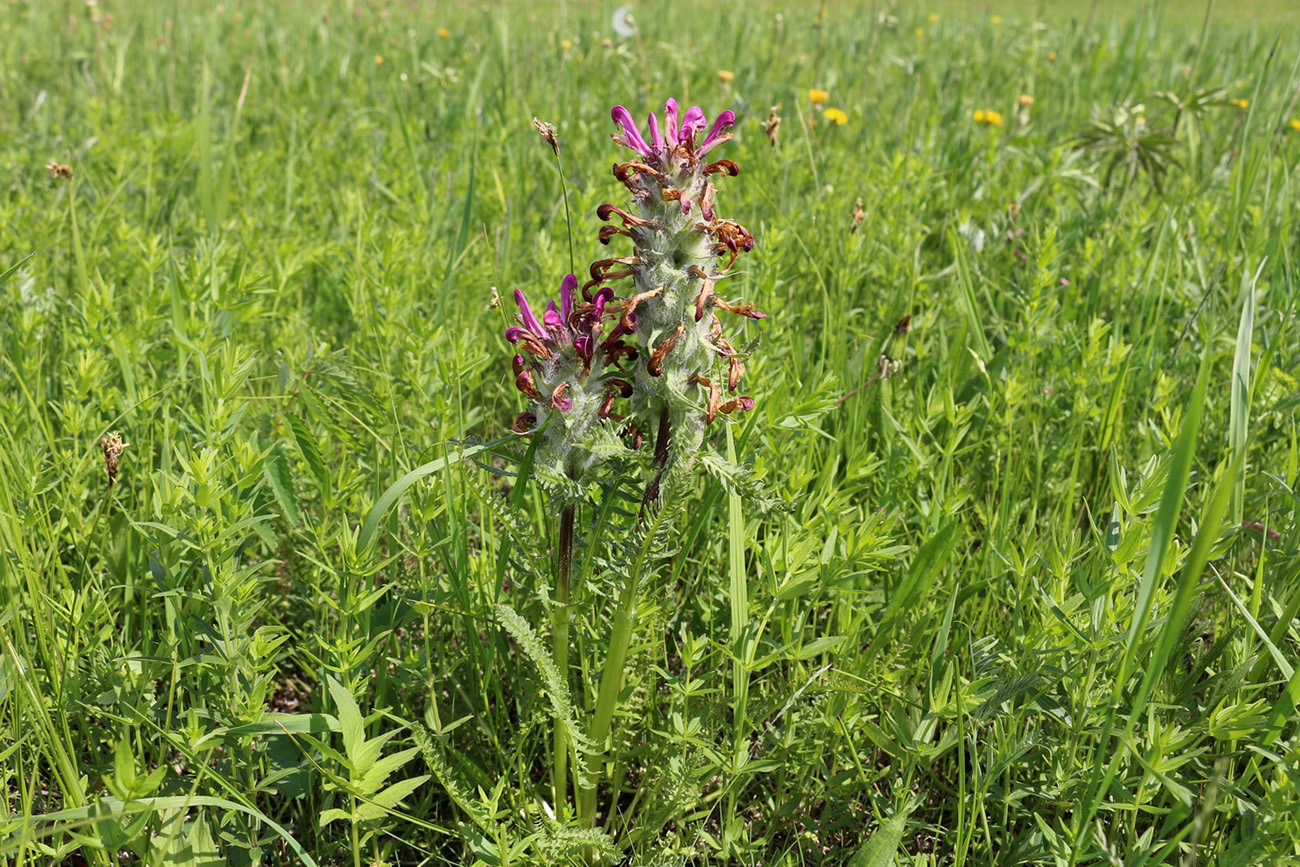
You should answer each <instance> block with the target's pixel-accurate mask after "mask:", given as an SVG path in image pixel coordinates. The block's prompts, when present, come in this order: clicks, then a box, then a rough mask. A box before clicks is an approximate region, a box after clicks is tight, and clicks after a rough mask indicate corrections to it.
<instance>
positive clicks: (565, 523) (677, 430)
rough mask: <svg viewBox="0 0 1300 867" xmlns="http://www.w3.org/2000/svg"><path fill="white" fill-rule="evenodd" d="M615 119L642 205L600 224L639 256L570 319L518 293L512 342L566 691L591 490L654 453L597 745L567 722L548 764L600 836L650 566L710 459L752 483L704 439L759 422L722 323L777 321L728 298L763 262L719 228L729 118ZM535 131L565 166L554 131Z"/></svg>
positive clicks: (631, 186)
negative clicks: (601, 771) (720, 424)
mask: <svg viewBox="0 0 1300 867" xmlns="http://www.w3.org/2000/svg"><path fill="white" fill-rule="evenodd" d="M612 116H613V119H614V121H615V123H616V124H617V125H618V131H617V132H615V133H614V135H613V139H614V141H615V142H617V143H618V144H620V145H623V146H625V147H627V148H630V149H631V150H632V151H633V158H632V159H631V160H629V161H627V162H624V163H621V164H619V165H616V166H615V167H614V177H615V178H617V179H618V180H619V181H620V182H621V183H623V184H624V185H625V186H626V187H627V189H628V190H629V191H630V192H631V194H632V201H631V203H630V205H629V207H628V208H626V209H625V208H620V207H617V206H615V205H612V204H606V205H601V206H600V208H599V210H598V214H599V216H600V217H601V219H603V220H606V221H612V220H617V223H612V224H611V225H607V226H604V227H603V228H602V229H601V231H600V238H599V240H600V241H601V243H603V244H608V243H610V241H611V240H613V239H614V238H615V236H625V237H627V238H628V239H630V240H631V242H632V251H631V254H630V255H627V256H621V257H613V258H606V259H600V260H598V261H596V262H594V263H593V264H592V265H591V269H590V276H591V279H590V280H589V281H588V282H587V283H586V285H584V286H583V287H582V289H581V293H579V292H578V281H577V280H576V279H575V278H574V277H573V275H571V274H570V275H569V276H567V277H566V278H565V279H564V282H563V284H562V285H561V287H560V301H559V303H558V304H556V303H555V302H554V301H552V302H549V303H548V304H547V306H546V309H545V311H544V313H543V314H542V316H541V317H540V318H539V317H538V316H537V315H536V313H535V312H534V310H533V308H532V307H531V305H530V304H529V303H528V301H527V299H526V298H525V296H524V294H523V293H522V292H520V291H516V292H515V302H516V303H517V304H518V307H519V314H518V324H517V325H514V326H512V327H510V328H508V329H507V330H506V337H507V339H508V340H509V341H510V342H511V343H513V344H514V345H515V346H516V348H517V349H518V350H519V351H518V353H517V354H516V355H515V357H514V375H515V385H516V387H517V388H518V389H519V391H521V392H523V394H524V395H526V396H527V397H528V400H529V407H528V409H527V411H525V412H523V413H521V414H520V415H519V417H518V418H517V419H516V421H515V425H514V428H513V429H514V430H515V432H516V433H519V434H524V435H528V436H531V437H532V438H533V467H534V475H535V476H536V477H537V478H538V479H539V480H540V481H541V482H542V484H543V485H544V486H545V487H546V489H547V490H548V492H550V493H551V495H552V496H553V497H555V498H556V500H557V501H558V505H559V507H560V508H559V510H558V511H559V515H560V522H559V530H558V534H557V536H556V540H557V542H556V550H557V557H556V575H555V577H556V580H555V595H554V597H553V599H552V604H551V615H552V639H553V643H552V654H553V662H554V663H555V666H554V668H555V670H558V671H559V672H561V675H560V676H561V677H563V678H566V679H567V676H568V674H569V665H568V656H569V619H570V618H569V612H568V606H569V604H570V580H571V577H572V572H573V564H574V556H573V549H574V545H575V525H576V514H577V510H578V508H579V507H580V505H581V503H582V500H583V498H584V495H585V492H586V491H587V490H588V489H589V488H591V487H592V485H593V483H595V482H598V481H601V480H603V479H608V478H619V479H621V480H624V481H626V480H627V479H628V478H629V476H628V474H627V472H626V471H627V470H628V469H630V468H632V467H635V466H636V462H635V461H633V460H631V457H632V456H634V455H636V454H637V452H636V451H634V450H635V449H637V448H639V446H640V445H641V442H642V439H643V437H653V441H654V450H653V462H654V467H653V470H652V471H651V473H650V474H649V477H648V478H647V479H646V481H645V489H644V493H643V496H642V498H641V510H640V514H639V515H638V516H637V518H636V523H635V524H634V525H632V526H629V527H627V528H625V529H626V532H627V535H628V537H629V539H633V538H635V539H636V540H637V541H636V543H635V544H633V545H626V546H621V547H622V548H624V549H626V548H634V549H636V551H637V553H636V554H635V555H634V556H633V557H632V558H631V560H630V561H629V563H628V564H627V568H626V574H624V575H622V585H623V586H622V589H621V591H620V592H619V594H618V597H617V599H618V601H617V608H616V610H615V611H614V612H613V614H612V618H611V629H610V633H609V640H608V645H607V648H606V653H605V660H604V663H603V664H602V665H600V666H599V670H600V685H599V689H598V690H597V695H596V698H595V703H594V706H593V707H591V708H590V709H589V710H590V723H589V726H588V730H587V732H586V733H585V737H582V738H575V737H572V736H570V735H568V734H566V732H570V731H572V729H571V726H572V718H573V717H574V716H575V715H572V714H569V715H566V716H565V718H564V720H561V719H560V718H559V717H558V716H557V725H556V729H555V741H554V744H553V752H552V763H551V775H552V776H551V786H552V797H553V804H554V807H555V810H554V812H555V814H556V815H557V816H561V815H565V814H567V803H568V802H567V792H568V783H569V780H568V771H567V768H568V766H569V760H570V759H571V758H573V759H575V761H574V762H573V768H574V769H575V776H574V780H573V782H574V787H575V790H576V793H577V798H576V801H575V806H576V810H577V815H578V817H579V818H580V819H581V820H582V821H583V822H585V823H586V824H587V825H588V826H590V825H591V824H592V823H593V822H594V820H595V814H596V806H595V800H596V788H597V783H598V782H599V780H597V779H595V777H594V776H593V773H594V772H593V771H592V770H591V769H593V768H600V767H602V766H603V764H604V763H603V762H601V761H599V756H592V755H591V753H593V752H595V753H600V752H601V751H603V750H604V749H605V746H606V744H607V743H608V741H609V735H610V731H611V727H612V723H613V717H614V712H615V709H616V705H617V703H618V698H619V695H620V690H621V686H622V678H623V671H624V667H625V664H626V661H627V656H628V652H629V647H630V643H631V638H632V632H633V630H634V628H635V623H636V616H635V615H636V610H637V602H638V598H639V594H640V589H641V587H642V586H643V584H642V581H643V573H645V572H646V571H647V566H648V564H649V563H650V561H651V560H652V558H653V557H655V556H662V555H663V553H664V552H663V550H662V549H661V548H658V547H656V545H658V544H659V542H660V541H661V540H662V539H663V537H664V536H665V535H667V534H665V533H664V529H665V528H666V527H670V526H671V517H672V515H673V509H674V508H679V507H680V506H681V504H682V502H683V500H684V498H685V496H686V493H687V491H688V490H689V488H690V485H689V484H687V482H689V479H690V475H691V471H692V468H693V467H695V466H696V461H697V458H699V457H700V456H701V455H704V456H706V457H705V461H704V462H705V464H706V465H707V466H708V468H709V469H710V470H711V471H713V472H715V473H718V474H719V475H720V476H721V477H722V478H723V480H724V482H726V483H727V484H729V485H730V484H732V483H734V482H736V481H737V479H738V478H740V477H742V476H743V475H744V471H742V470H740V468H739V467H736V466H734V465H732V464H730V463H729V462H727V461H724V460H722V459H721V457H720V456H719V455H717V454H716V453H715V452H712V451H711V450H709V449H707V448H705V442H704V439H705V433H706V430H707V428H708V426H709V425H710V424H712V423H713V422H714V421H716V420H717V419H718V418H719V416H723V415H727V414H730V413H734V412H737V411H739V410H748V409H752V408H753V406H754V401H753V400H752V399H751V398H750V397H749V396H748V395H744V394H741V393H740V391H739V389H740V383H741V378H742V376H743V375H744V371H745V365H744V361H743V357H742V354H741V353H740V352H738V351H737V348H736V345H735V343H733V341H732V339H729V338H728V337H727V336H726V335H725V334H724V330H723V326H722V322H721V320H720V319H719V318H718V316H717V315H716V311H718V310H722V311H726V312H730V313H734V314H739V315H740V316H742V317H748V318H751V319H761V318H762V317H763V315H764V314H762V313H759V312H757V311H756V310H755V309H754V307H753V305H752V304H747V303H730V302H728V301H726V300H724V299H723V297H722V296H721V293H720V292H719V289H718V287H719V286H720V285H722V281H724V279H725V278H726V277H727V276H728V275H729V271H730V269H731V267H732V265H734V264H735V262H736V258H737V257H738V256H739V255H740V254H741V253H744V252H747V251H749V250H751V249H752V248H753V246H754V238H753V236H752V235H750V233H749V232H748V231H747V230H746V229H745V228H744V227H743V226H741V225H740V224H739V223H736V222H734V221H732V220H726V219H722V218H720V217H719V216H718V215H717V213H716V212H715V197H716V188H715V185H714V182H715V180H716V178H717V177H719V176H722V175H727V176H730V177H735V176H736V175H737V174H738V173H739V170H738V169H737V167H736V164H735V163H734V162H732V161H731V160H727V159H719V160H715V161H709V160H708V159H707V157H708V155H709V154H710V152H712V151H713V150H714V149H715V148H717V147H718V146H719V145H721V144H723V143H725V142H727V141H728V140H730V139H731V134H730V133H729V132H728V130H729V129H730V128H731V126H732V124H734V122H735V116H734V115H733V114H732V112H730V111H724V112H722V113H721V114H720V115H719V116H718V117H717V119H716V120H714V122H713V125H712V126H711V127H708V132H707V134H706V133H705V129H706V126H707V123H706V121H705V117H704V113H703V112H702V111H701V110H700V109H699V108H691V109H688V110H687V111H686V112H685V114H683V115H682V116H681V117H680V118H679V117H678V108H677V103H676V101H674V100H671V99H670V100H668V103H667V105H666V106H665V107H664V123H663V125H662V127H661V125H660V123H659V118H657V117H656V116H655V115H653V114H651V115H650V117H649V119H648V120H647V124H648V130H649V137H648V139H647V138H643V137H642V135H641V133H640V131H639V130H638V129H637V126H636V124H635V123H634V122H633V121H632V118H631V115H630V114H629V113H628V111H627V109H625V108H623V107H622V106H617V107H615V108H614V110H613V112H612ZM534 123H535V125H536V126H537V128H538V130H539V131H540V132H541V133H542V135H543V138H544V139H545V140H546V141H547V142H548V143H549V144H550V145H551V147H552V149H553V150H554V151H555V155H556V158H557V161H558V158H559V147H558V143H557V141H556V138H555V135H554V129H553V128H552V127H549V126H548V125H546V124H541V123H540V122H537V121H535V122H534ZM625 278H631V285H630V287H629V288H628V290H627V291H626V292H625V293H624V295H623V297H621V298H619V297H616V296H615V291H614V289H612V288H610V286H607V285H602V284H605V283H606V282H607V281H608V282H613V281H618V280H621V279H625ZM597 287H600V288H597ZM620 400H625V403H617V402H618V401H620ZM616 409H617V410H619V411H616ZM629 446H630V448H629ZM641 466H642V467H643V468H644V462H642V463H641ZM614 487H617V486H614ZM652 528H653V529H652ZM611 529H612V528H611ZM605 535H609V531H607V532H606V534H605ZM616 547H617V546H616ZM656 552H657V553H656ZM584 668H586V666H584ZM566 682H567V680H566ZM557 688H558V689H560V690H561V691H563V690H564V689H565V687H563V686H559V685H557ZM561 723H563V725H562V724H561ZM580 750H582V751H584V752H583V753H582V754H581V755H580V754H579V751H580ZM591 758H595V759H597V760H596V761H589V760H588V759H591Z"/></svg>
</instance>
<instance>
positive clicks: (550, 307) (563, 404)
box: [506, 274, 636, 493]
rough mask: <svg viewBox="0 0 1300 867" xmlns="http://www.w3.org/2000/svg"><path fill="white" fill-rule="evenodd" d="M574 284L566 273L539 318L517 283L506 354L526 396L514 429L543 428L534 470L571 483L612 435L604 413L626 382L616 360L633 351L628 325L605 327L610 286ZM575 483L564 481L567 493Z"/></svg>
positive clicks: (595, 461)
mask: <svg viewBox="0 0 1300 867" xmlns="http://www.w3.org/2000/svg"><path fill="white" fill-rule="evenodd" d="M577 288H578V278H576V277H574V276H573V275H572V274H570V275H568V276H567V277H565V278H564V282H563V283H561V284H560V303H559V304H558V305H557V304H556V303H555V302H554V301H550V302H548V303H547V305H546V308H545V310H543V312H542V315H541V317H540V318H539V317H538V316H537V314H536V313H535V312H534V310H533V307H532V306H531V305H530V304H529V303H528V299H527V298H526V297H525V296H524V293H523V292H522V291H520V290H518V289H516V290H515V293H514V298H515V303H516V304H517V305H518V307H519V314H518V321H519V324H518V325H513V326H511V327H509V328H507V329H506V339H507V340H509V341H510V342H511V343H513V344H515V345H516V346H518V347H519V348H520V349H521V350H522V351H521V352H518V353H516V354H515V356H514V358H513V359H512V361H511V368H512V370H513V371H514V376H515V387H516V388H518V389H519V391H520V392H521V393H523V395H524V396H525V397H527V398H528V400H529V407H528V410H527V411H526V412H523V413H520V414H519V416H518V417H517V418H516V419H515V423H514V426H513V427H512V428H511V429H512V430H513V431H514V432H515V433H518V434H523V435H530V434H534V433H537V432H539V431H540V432H541V433H542V437H543V439H542V441H541V442H540V443H539V444H538V449H537V456H536V466H537V467H538V468H539V477H540V478H542V480H543V481H544V482H553V483H560V482H564V481H565V480H567V481H568V482H572V483H574V486H578V485H581V484H582V483H584V482H585V481H589V476H590V474H591V473H592V472H593V471H594V470H595V469H597V468H598V465H599V464H600V462H601V457H600V456H601V454H604V453H607V451H608V450H607V449H606V448H604V445H606V444H607V443H608V442H609V441H610V440H612V439H615V438H616V434H615V432H614V430H613V428H609V429H606V427H605V421H606V419H608V418H609V417H610V415H611V411H612V409H613V403H614V399H616V398H618V397H626V396H627V393H628V392H629V391H630V389H631V383H629V382H628V381H627V380H626V379H624V378H622V377H621V376H619V374H621V373H623V371H621V370H620V369H619V367H618V366H617V365H618V363H619V362H620V361H621V360H624V359H633V358H635V357H636V350H635V349H634V348H633V347H631V346H629V345H628V344H627V343H626V342H625V341H624V340H623V337H624V335H626V334H627V333H628V332H627V331H626V330H621V329H619V328H615V329H614V331H613V332H612V333H611V334H610V335H608V336H605V334H604V323H605V321H606V319H607V318H608V316H609V315H612V314H613V312H614V308H613V307H612V306H610V302H611V301H612V300H613V297H614V290H613V289H611V288H609V287H608V286H605V287H602V288H600V289H599V290H597V291H596V292H595V293H590V294H588V295H587V296H586V297H583V296H579V295H577V291H576V290H577ZM602 439H603V440H604V441H605V442H604V443H602V442H601V440H602ZM574 486H568V487H569V488H570V491H569V492H570V493H573V490H572V488H573V487H574Z"/></svg>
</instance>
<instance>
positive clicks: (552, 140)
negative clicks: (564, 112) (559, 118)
mask: <svg viewBox="0 0 1300 867" xmlns="http://www.w3.org/2000/svg"><path fill="white" fill-rule="evenodd" d="M533 128H534V129H536V130H537V134H538V135H540V136H541V137H542V141H544V142H546V143H547V144H548V145H550V146H551V150H552V151H554V152H555V155H556V156H557V157H558V156H559V155H560V140H559V137H558V136H557V135H556V134H555V124H553V123H543V122H542V121H540V120H538V119H537V118H533Z"/></svg>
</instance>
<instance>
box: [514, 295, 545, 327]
mask: <svg viewBox="0 0 1300 867" xmlns="http://www.w3.org/2000/svg"><path fill="white" fill-rule="evenodd" d="M515 303H516V304H518V305H519V320H520V321H521V322H523V323H524V327H525V328H527V329H528V330H529V331H531V332H533V333H534V334H536V335H537V336H538V337H541V338H543V339H544V338H546V337H547V336H548V335H547V333H546V329H545V328H543V327H542V323H540V322H538V321H537V317H536V316H534V315H533V308H531V307H529V306H528V299H527V298H525V297H524V293H523V291H522V290H520V289H516V290H515Z"/></svg>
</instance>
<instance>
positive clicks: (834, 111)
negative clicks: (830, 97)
mask: <svg viewBox="0 0 1300 867" xmlns="http://www.w3.org/2000/svg"><path fill="white" fill-rule="evenodd" d="M822 116H823V117H825V118H826V120H827V122H833V123H834V124H835V125H836V126H843V125H844V124H846V123H848V122H849V116H848V115H847V114H845V113H844V112H843V111H841V110H840V109H838V108H828V109H826V112H825V114H823V115H822Z"/></svg>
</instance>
